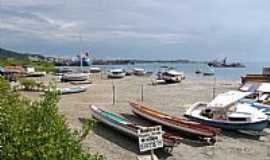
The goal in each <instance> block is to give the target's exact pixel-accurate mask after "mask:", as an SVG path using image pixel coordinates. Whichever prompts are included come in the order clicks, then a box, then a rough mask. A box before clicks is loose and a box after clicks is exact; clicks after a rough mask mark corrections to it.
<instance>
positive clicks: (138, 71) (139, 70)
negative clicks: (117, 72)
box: [133, 68, 146, 76]
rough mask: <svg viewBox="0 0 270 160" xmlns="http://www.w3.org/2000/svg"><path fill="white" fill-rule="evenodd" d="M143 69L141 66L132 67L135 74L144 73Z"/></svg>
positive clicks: (141, 74)
mask: <svg viewBox="0 0 270 160" xmlns="http://www.w3.org/2000/svg"><path fill="white" fill-rule="evenodd" d="M145 73H146V72H145V70H144V69H143V68H134V69H133V74H134V75H136V76H143V75H145Z"/></svg>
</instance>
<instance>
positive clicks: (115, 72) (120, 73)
mask: <svg viewBox="0 0 270 160" xmlns="http://www.w3.org/2000/svg"><path fill="white" fill-rule="evenodd" d="M125 76H126V73H125V70H124V69H122V68H120V69H111V70H110V71H109V72H108V78H124V77H125Z"/></svg>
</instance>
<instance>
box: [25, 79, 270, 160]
mask: <svg viewBox="0 0 270 160" xmlns="http://www.w3.org/2000/svg"><path fill="white" fill-rule="evenodd" d="M103 77H104V76H103ZM93 81H94V83H93V84H91V85H90V86H89V88H88V90H87V92H84V93H80V94H71V95H63V96H62V97H61V100H60V103H59V111H60V112H61V113H62V114H64V115H65V117H66V119H67V121H68V123H69V125H70V126H71V127H72V128H74V129H78V128H79V127H80V126H81V125H82V120H83V119H86V118H90V117H91V114H90V110H89V105H90V104H94V105H96V106H99V107H102V108H103V109H104V110H107V111H111V112H114V113H118V114H121V115H122V116H124V117H126V118H128V119H129V120H131V121H133V122H137V123H140V124H146V125H149V122H147V121H144V120H142V119H140V118H139V117H136V116H134V115H133V114H132V113H131V110H130V107H129V105H128V101H129V100H140V99H141V87H142V85H143V88H144V90H143V93H144V102H145V103H146V104H149V105H151V106H152V107H153V108H155V109H157V110H160V111H163V112H166V113H169V114H171V115H176V116H180V115H183V113H184V111H185V110H186V109H187V107H189V106H190V105H191V104H193V103H195V102H197V101H210V100H211V99H212V97H213V86H214V80H213V78H212V77H206V78H201V79H200V80H189V79H188V77H187V79H186V80H184V81H182V82H181V83H179V84H169V85H156V86H153V85H151V79H150V77H136V76H130V77H125V78H124V79H115V80H107V79H105V78H102V79H101V76H100V75H99V74H96V75H95V76H94V78H93ZM113 84H114V85H115V88H116V104H115V105H113V104H112V103H113V98H112V86H113ZM59 86H72V85H70V84H69V83H61V84H59ZM238 87H239V84H238V82H237V81H220V80H218V81H217V82H216V94H218V93H222V92H225V91H228V90H232V89H237V88H238ZM27 95H28V96H37V95H38V93H27ZM224 134H225V135H222V136H219V137H218V141H217V143H216V144H215V145H214V146H196V145H193V144H185V143H182V144H180V145H179V146H178V147H176V148H174V150H173V152H172V153H167V152H165V151H162V150H158V151H156V153H157V155H158V157H159V158H160V159H167V160H180V159H181V160H198V159H200V160H201V159H205V160H206V159H219V160H232V159H234V160H246V159H256V160H268V159H270V136H269V135H267V136H264V137H263V138H260V139H257V138H256V137H253V136H246V135H243V134H240V133H234V132H225V133H224ZM83 146H84V147H85V149H86V150H87V152H89V153H93V154H94V153H97V152H98V153H100V154H103V155H105V157H106V158H107V159H108V160H120V159H122V160H135V159H136V156H137V155H140V153H139V151H138V144H137V142H136V141H134V140H132V139H129V138H128V137H126V136H123V135H121V134H119V133H118V132H115V131H114V130H112V129H110V128H108V127H106V126H103V125H97V127H96V128H95V129H94V130H93V131H91V133H90V134H89V135H88V136H87V137H86V139H85V140H84V141H83Z"/></svg>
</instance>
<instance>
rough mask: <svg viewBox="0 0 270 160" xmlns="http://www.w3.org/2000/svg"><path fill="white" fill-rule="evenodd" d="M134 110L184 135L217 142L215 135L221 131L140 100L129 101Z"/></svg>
mask: <svg viewBox="0 0 270 160" xmlns="http://www.w3.org/2000/svg"><path fill="white" fill-rule="evenodd" d="M129 104H130V105H131V107H132V112H133V113H135V114H136V115H139V116H141V117H143V118H145V119H148V120H150V121H153V122H155V123H158V124H161V125H163V126H166V127H168V128H170V129H173V130H176V131H180V132H181V133H182V134H183V135H184V136H187V137H190V138H196V139H199V140H201V141H206V142H208V143H209V144H213V143H215V137H216V135H217V134H219V133H220V130H219V129H216V128H213V127H210V126H207V125H204V124H200V123H197V122H193V121H190V120H189V119H187V118H185V117H174V116H170V115H168V114H165V113H162V112H159V111H156V110H154V109H151V108H149V107H148V106H146V105H145V104H143V103H140V102H129Z"/></svg>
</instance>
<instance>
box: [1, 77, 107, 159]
mask: <svg viewBox="0 0 270 160" xmlns="http://www.w3.org/2000/svg"><path fill="white" fill-rule="evenodd" d="M0 93H1V94H0V159H1V160H2V159H3V160H101V159H104V158H103V156H100V155H98V154H97V155H90V154H87V153H84V152H83V149H82V146H81V144H80V141H81V139H82V138H83V137H85V136H86V135H87V132H88V131H89V128H90V129H91V127H93V126H94V122H93V121H92V120H88V123H87V124H91V125H87V126H88V127H86V128H85V130H84V132H83V133H82V134H78V133H80V132H72V130H71V129H69V128H68V127H67V125H66V122H65V119H64V117H63V116H61V115H60V114H59V113H58V108H57V103H58V100H59V97H58V94H57V93H56V92H47V93H45V95H44V96H43V97H41V100H39V101H30V100H28V99H26V98H23V97H22V96H20V95H19V94H18V93H16V92H15V91H12V90H11V89H10V86H9V84H8V83H7V82H6V81H5V80H4V79H3V78H0Z"/></svg>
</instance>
